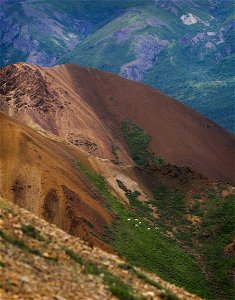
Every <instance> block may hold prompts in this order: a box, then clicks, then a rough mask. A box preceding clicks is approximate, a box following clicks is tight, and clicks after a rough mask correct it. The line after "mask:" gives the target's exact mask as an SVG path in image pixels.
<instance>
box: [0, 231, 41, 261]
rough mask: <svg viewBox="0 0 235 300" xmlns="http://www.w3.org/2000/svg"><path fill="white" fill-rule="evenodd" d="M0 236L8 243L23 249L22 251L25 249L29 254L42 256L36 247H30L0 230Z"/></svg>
mask: <svg viewBox="0 0 235 300" xmlns="http://www.w3.org/2000/svg"><path fill="white" fill-rule="evenodd" d="M0 237H1V238H2V239H3V240H5V241H6V242H8V243H9V244H11V245H13V246H15V247H17V248H19V249H21V250H23V251H27V252H29V253H31V254H34V255H38V256H42V254H41V252H40V251H39V250H37V249H31V248H30V247H29V246H28V245H26V244H25V243H24V242H23V241H21V240H18V239H16V238H14V237H12V236H10V235H8V234H6V233H5V232H4V231H2V230H0Z"/></svg>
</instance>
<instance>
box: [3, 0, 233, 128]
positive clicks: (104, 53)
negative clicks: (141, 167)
mask: <svg viewBox="0 0 235 300" xmlns="http://www.w3.org/2000/svg"><path fill="white" fill-rule="evenodd" d="M0 4H1V11H0V24H1V26H0V37H1V41H0V46H1V56H0V65H1V66H5V65H8V64H12V63H15V62H18V61H25V62H29V63H33V64H38V65H41V66H53V65H55V64H58V63H77V64H80V65H85V66H92V67H97V68H99V69H102V70H106V71H111V72H113V73H117V74H119V75H121V76H123V77H125V78H129V79H133V80H138V81H142V82H145V83H147V84H149V85H151V86H153V87H155V88H157V89H160V90H161V91H163V92H164V93H166V94H167V95H170V96H173V97H174V98H177V99H179V100H181V101H182V102H183V103H185V104H187V105H188V106H190V107H192V108H194V109H196V110H197V111H199V112H201V113H203V114H204V115H206V116H207V117H209V118H211V119H212V120H214V121H215V122H217V123H218V124H220V125H221V126H223V127H224V128H225V129H227V130H230V131H234V58H235V56H234V45H235V43H234V27H235V22H234V1H233V0H224V1H222V0H204V1H201V0H126V1H122V0H100V1H95V0H83V1H75V0H67V1H65V0H60V1H55V0H50V1H44V0H41V1H38V0H21V1H17V0H16V1H12V0H1V1H0Z"/></svg>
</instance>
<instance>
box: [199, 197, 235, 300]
mask: <svg viewBox="0 0 235 300" xmlns="http://www.w3.org/2000/svg"><path fill="white" fill-rule="evenodd" d="M209 199H210V201H208V204H207V207H206V213H205V217H204V222H203V224H202V232H201V234H200V235H199V237H198V238H199V239H200V241H201V242H202V247H201V248H200V249H199V251H200V252H201V253H202V254H203V255H204V256H205V258H206V260H207V263H208V266H209V268H210V270H211V272H212V274H213V281H214V283H215V284H216V285H217V286H219V287H220V295H221V297H223V299H228V300H230V299H231V300H232V299H233V292H234V285H233V279H232V275H231V270H232V268H233V267H234V266H235V258H234V256H233V255H232V253H226V252H225V249H226V246H228V245H229V244H231V242H232V238H233V234H234V213H235V196H234V195H230V196H227V197H225V198H224V199H223V198H218V195H214V198H212V194H210V195H209Z"/></svg>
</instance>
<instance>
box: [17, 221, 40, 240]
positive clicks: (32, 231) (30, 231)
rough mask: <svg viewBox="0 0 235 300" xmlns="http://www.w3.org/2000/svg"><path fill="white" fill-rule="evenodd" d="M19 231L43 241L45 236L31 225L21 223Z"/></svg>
mask: <svg viewBox="0 0 235 300" xmlns="http://www.w3.org/2000/svg"><path fill="white" fill-rule="evenodd" d="M21 231H22V232H23V233H24V234H26V235H27V236H29V237H32V238H34V239H36V240H38V241H40V242H45V238H44V237H43V236H42V235H41V234H40V232H39V231H38V230H37V229H35V228H34V227H33V226H32V225H26V224H23V225H22V226H21Z"/></svg>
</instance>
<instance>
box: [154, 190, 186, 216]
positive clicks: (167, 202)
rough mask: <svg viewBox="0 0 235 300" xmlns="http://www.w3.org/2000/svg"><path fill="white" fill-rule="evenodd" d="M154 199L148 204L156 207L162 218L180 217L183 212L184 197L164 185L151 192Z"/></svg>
mask: <svg viewBox="0 0 235 300" xmlns="http://www.w3.org/2000/svg"><path fill="white" fill-rule="evenodd" d="M153 194H154V199H153V200H151V201H150V203H151V204H152V205H154V206H156V207H157V208H158V209H159V211H160V213H161V215H162V216H164V217H167V218H168V217H169V218H175V217H176V216H179V217H182V213H183V212H184V208H185V205H184V195H183V194H181V193H180V192H178V191H176V190H174V189H172V188H169V187H167V186H164V185H160V186H158V187H156V188H155V189H154V191H153Z"/></svg>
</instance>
